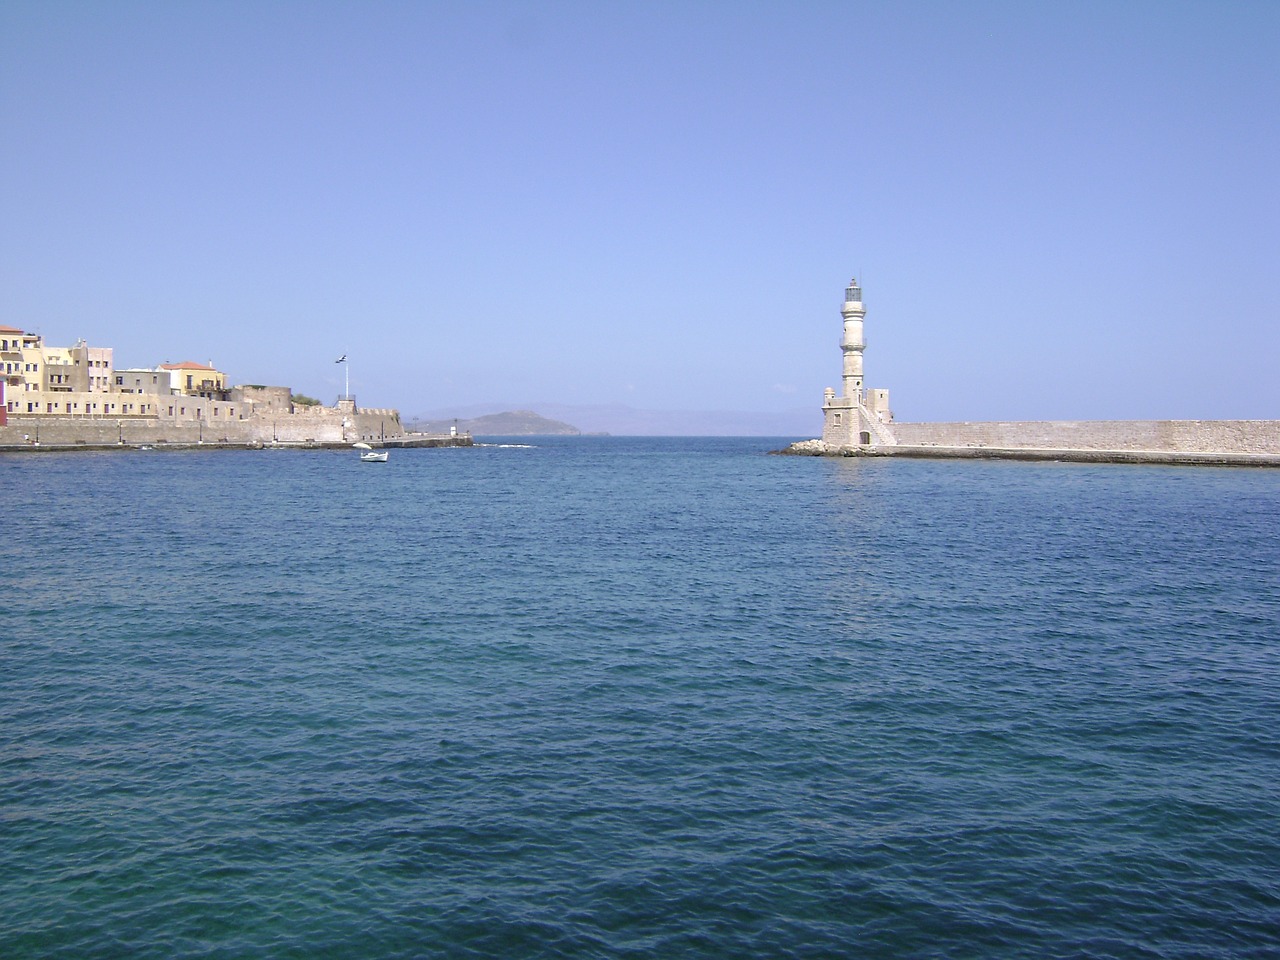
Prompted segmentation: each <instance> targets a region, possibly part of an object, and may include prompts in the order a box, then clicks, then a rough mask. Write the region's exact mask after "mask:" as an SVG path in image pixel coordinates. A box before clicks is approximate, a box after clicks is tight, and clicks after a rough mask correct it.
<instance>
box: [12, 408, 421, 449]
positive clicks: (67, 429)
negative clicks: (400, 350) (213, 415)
mask: <svg viewBox="0 0 1280 960" xmlns="http://www.w3.org/2000/svg"><path fill="white" fill-rule="evenodd" d="M347 420H348V425H347V428H346V436H345V438H344V436H343V425H342V421H343V416H342V414H341V413H340V412H339V411H336V410H334V409H332V408H325V412H324V413H313V414H308V415H301V416H300V415H296V414H288V413H281V414H280V415H278V416H274V417H272V416H258V417H252V418H249V419H246V420H223V421H206V422H201V421H195V420H180V421H175V420H158V419H156V418H154V417H132V418H131V417H107V418H92V419H91V418H72V417H21V416H14V415H12V414H10V416H9V423H8V425H7V426H3V427H0V446H8V445H14V446H17V445H22V444H30V443H32V442H34V441H35V440H36V439H37V438H39V441H40V444H41V446H61V445H66V446H70V445H76V444H84V445H88V446H97V445H104V444H118V443H125V444H130V445H138V444H157V443H199V442H201V441H203V442H204V443H244V444H253V443H272V442H280V443H341V442H343V441H344V439H345V441H347V442H355V441H356V440H368V441H370V442H378V441H381V440H383V439H394V438H399V437H403V436H405V431H404V428H403V427H402V426H401V424H400V416H399V414H398V413H397V412H396V411H395V410H382V409H371V410H361V411H360V412H359V413H356V414H355V415H350V414H348V415H347Z"/></svg>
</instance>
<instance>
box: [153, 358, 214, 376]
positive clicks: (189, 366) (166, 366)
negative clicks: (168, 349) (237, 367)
mask: <svg viewBox="0 0 1280 960" xmlns="http://www.w3.org/2000/svg"><path fill="white" fill-rule="evenodd" d="M160 369H161V370H212V371H213V372H214V373H217V372H218V370H217V368H216V367H211V366H209V365H208V364H204V363H196V362H195V361H194V360H183V361H182V362H181V363H162V364H160Z"/></svg>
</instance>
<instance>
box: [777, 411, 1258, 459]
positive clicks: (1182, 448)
mask: <svg viewBox="0 0 1280 960" xmlns="http://www.w3.org/2000/svg"><path fill="white" fill-rule="evenodd" d="M884 432H885V433H886V434H887V436H888V437H890V438H891V439H892V442H891V443H874V444H866V445H858V446H839V445H833V444H829V443H823V442H822V441H821V440H806V441H802V442H800V443H797V444H792V446H791V447H788V448H787V449H786V450H783V451H779V452H780V453H789V454H796V455H807V456H872V457H887V456H905V457H938V458H964V459H1011V460H1069V461H1079V462H1092V463H1176V464H1210V465H1232V466H1280V420H1043V421H1035V420H1020V421H977V422H951V423H891V424H887V425H886V430H885V431H884Z"/></svg>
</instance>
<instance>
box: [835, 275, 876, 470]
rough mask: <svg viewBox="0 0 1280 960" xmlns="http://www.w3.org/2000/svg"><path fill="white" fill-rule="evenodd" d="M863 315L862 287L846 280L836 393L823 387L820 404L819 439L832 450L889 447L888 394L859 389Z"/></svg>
mask: <svg viewBox="0 0 1280 960" xmlns="http://www.w3.org/2000/svg"><path fill="white" fill-rule="evenodd" d="M866 314H867V311H866V308H865V306H864V305H863V302H862V287H861V286H859V285H858V281H857V280H856V279H855V280H850V281H849V285H848V286H847V287H846V288H845V291H844V305H843V306H842V307H841V308H840V315H841V317H842V318H843V320H844V336H843V337H842V338H841V340H840V351H841V354H842V357H843V365H842V367H843V369H842V373H841V378H840V393H839V395H837V394H836V392H835V390H834V389H833V388H831V387H827V389H826V391H825V392H824V394H823V401H822V439H823V441H824V442H825V443H827V444H830V445H831V446H835V447H868V446H875V445H879V444H886V445H887V444H892V443H893V442H894V439H893V434H892V433H891V432H890V430H889V427H888V424H889V423H890V422H891V421H892V420H893V413H892V412H891V411H890V409H889V391H888V390H885V389H881V388H876V389H867V388H866V387H864V385H863V371H862V359H863V358H862V355H863V351H864V350H865V349H866V340H865V339H864V337H863V321H864V319H865V317H866Z"/></svg>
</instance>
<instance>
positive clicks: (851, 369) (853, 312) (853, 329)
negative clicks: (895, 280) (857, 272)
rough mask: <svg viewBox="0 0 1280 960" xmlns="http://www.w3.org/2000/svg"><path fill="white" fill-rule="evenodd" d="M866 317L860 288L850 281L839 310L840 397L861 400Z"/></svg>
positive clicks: (855, 282)
mask: <svg viewBox="0 0 1280 960" xmlns="http://www.w3.org/2000/svg"><path fill="white" fill-rule="evenodd" d="M866 315H867V311H866V308H865V307H863V306H862V288H861V287H860V286H858V281H857V280H850V281H849V286H847V287H845V289H844V306H843V307H841V308H840V316H842V317H844V338H843V339H842V340H841V341H840V349H841V350H842V351H843V352H844V376H843V377H841V386H842V389H841V391H840V395H841V396H842V397H853V398H855V399H858V400H861V399H862V351H863V350H864V349H865V348H866V346H867V343H866V341H865V340H863V339H862V320H863V318H864V317H866Z"/></svg>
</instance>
